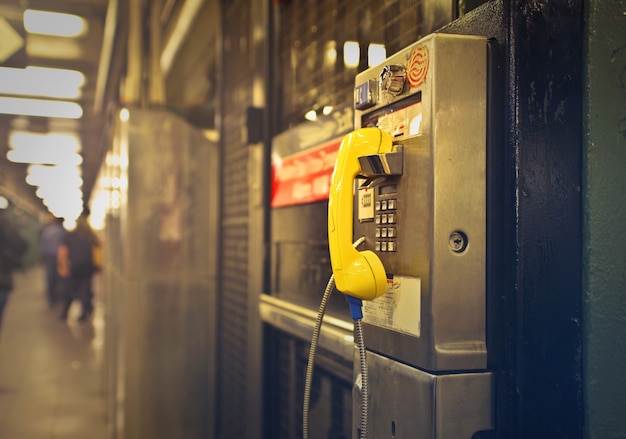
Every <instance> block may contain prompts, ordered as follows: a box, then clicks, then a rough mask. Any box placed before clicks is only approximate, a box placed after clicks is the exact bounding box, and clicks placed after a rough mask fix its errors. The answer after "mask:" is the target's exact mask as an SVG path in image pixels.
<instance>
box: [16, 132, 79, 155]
mask: <svg viewBox="0 0 626 439" xmlns="http://www.w3.org/2000/svg"><path fill="white" fill-rule="evenodd" d="M9 146H10V147H11V148H13V149H32V148H45V149H51V150H54V151H59V152H62V151H65V152H67V153H75V152H79V151H80V150H81V143H80V139H79V138H78V135H76V134H74V133H46V134H40V133H31V132H28V131H11V133H10V134H9Z"/></svg>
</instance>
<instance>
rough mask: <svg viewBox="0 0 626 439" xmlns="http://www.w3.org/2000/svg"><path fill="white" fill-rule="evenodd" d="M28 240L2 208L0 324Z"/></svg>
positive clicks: (0, 225)
mask: <svg viewBox="0 0 626 439" xmlns="http://www.w3.org/2000/svg"><path fill="white" fill-rule="evenodd" d="M26 249H27V245H26V241H24V239H23V238H22V237H21V235H20V234H19V232H18V231H17V230H16V229H15V228H14V227H13V225H12V224H11V223H10V222H9V220H8V219H7V218H5V214H4V211H3V210H0V326H1V325H2V315H3V314H4V307H5V305H6V304H7V301H8V300H9V294H10V293H11V290H13V272H14V271H15V270H17V269H18V268H20V267H21V266H22V257H23V256H24V253H26Z"/></svg>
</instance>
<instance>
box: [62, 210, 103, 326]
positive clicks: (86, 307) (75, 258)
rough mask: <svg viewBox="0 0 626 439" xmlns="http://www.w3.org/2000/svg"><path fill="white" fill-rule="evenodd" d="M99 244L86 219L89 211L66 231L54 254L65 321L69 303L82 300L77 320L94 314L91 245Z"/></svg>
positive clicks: (94, 268) (85, 318)
mask: <svg viewBox="0 0 626 439" xmlns="http://www.w3.org/2000/svg"><path fill="white" fill-rule="evenodd" d="M96 245H100V242H99V239H98V237H97V236H96V234H95V233H94V232H93V231H92V230H91V227H90V226H89V222H88V211H86V212H85V213H83V214H82V215H81V216H80V217H79V218H78V220H77V221H76V228H75V229H74V230H72V231H70V232H67V233H66V234H65V236H64V237H63V239H62V240H61V244H60V245H59V251H58V254H57V268H58V272H59V276H61V278H62V279H63V284H64V288H63V290H64V291H63V298H62V302H61V320H63V321H65V320H67V315H68V312H69V309H70V307H71V306H72V302H73V301H74V300H78V301H80V303H81V314H80V317H79V318H78V321H80V322H84V321H86V320H87V319H89V317H90V316H91V314H92V313H93V291H92V286H91V282H92V278H93V275H94V273H95V272H96V266H95V264H94V259H93V247H94V246H96Z"/></svg>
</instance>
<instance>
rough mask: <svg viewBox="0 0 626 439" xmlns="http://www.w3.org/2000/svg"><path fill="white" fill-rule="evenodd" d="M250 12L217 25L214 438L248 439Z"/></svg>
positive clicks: (237, 4) (239, 10)
mask: <svg viewBox="0 0 626 439" xmlns="http://www.w3.org/2000/svg"><path fill="white" fill-rule="evenodd" d="M249 8H250V6H249V5H248V2H246V1H232V2H224V22H223V24H222V26H223V29H224V31H223V32H224V33H223V39H224V40H223V44H224V54H225V55H224V57H223V58H224V66H223V72H224V73H223V85H224V87H223V91H224V101H223V108H222V110H223V111H222V114H223V133H222V136H223V138H222V145H224V146H223V149H222V154H223V168H222V191H223V197H222V199H223V200H224V201H223V202H222V224H221V229H220V230H221V234H222V236H221V238H222V248H221V252H220V254H221V278H220V280H221V291H220V312H219V320H220V321H219V327H220V343H219V356H218V358H219V360H218V361H219V379H218V382H219V384H218V385H219V402H218V419H219V435H218V436H219V437H221V438H233V437H236V438H247V437H251V436H250V435H249V432H248V431H247V426H246V422H242V419H246V416H247V405H246V402H247V394H248V388H247V377H248V371H247V368H248V361H247V354H248V279H247V273H248V264H249V263H250V262H249V261H248V237H249V236H248V235H249V212H248V209H249V207H248V203H249V188H248V186H249V185H248V148H247V145H246V144H245V141H244V139H243V138H242V127H244V126H245V119H244V115H245V114H246V107H247V106H248V105H249V102H251V89H250V87H249V84H250V82H251V75H250V66H249V65H248V63H247V61H248V58H247V57H246V56H245V54H246V44H247V41H248V40H249V35H248V34H249V29H250V24H249Z"/></svg>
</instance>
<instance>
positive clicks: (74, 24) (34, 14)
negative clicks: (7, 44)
mask: <svg viewBox="0 0 626 439" xmlns="http://www.w3.org/2000/svg"><path fill="white" fill-rule="evenodd" d="M24 29H26V30H27V31H28V32H30V33H34V34H44V35H54V36H58V37H78V36H80V35H82V34H83V33H84V32H85V29H86V22H85V20H84V19H83V18H82V17H79V16H78V15H72V14H61V13H58V12H49V11H37V10H34V9H26V11H24Z"/></svg>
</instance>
